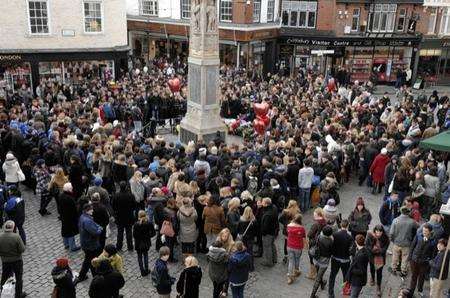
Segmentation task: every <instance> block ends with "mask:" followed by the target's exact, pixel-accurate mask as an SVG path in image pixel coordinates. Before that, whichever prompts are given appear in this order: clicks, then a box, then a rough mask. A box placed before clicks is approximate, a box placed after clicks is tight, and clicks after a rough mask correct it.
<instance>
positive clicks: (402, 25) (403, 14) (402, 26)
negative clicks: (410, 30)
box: [397, 8, 406, 32]
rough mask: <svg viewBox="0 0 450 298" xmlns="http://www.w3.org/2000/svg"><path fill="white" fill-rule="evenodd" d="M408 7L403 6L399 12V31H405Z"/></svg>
mask: <svg viewBox="0 0 450 298" xmlns="http://www.w3.org/2000/svg"><path fill="white" fill-rule="evenodd" d="M405 23H406V9H405V8H402V9H400V11H399V12H398V21H397V31H401V32H403V31H405Z"/></svg>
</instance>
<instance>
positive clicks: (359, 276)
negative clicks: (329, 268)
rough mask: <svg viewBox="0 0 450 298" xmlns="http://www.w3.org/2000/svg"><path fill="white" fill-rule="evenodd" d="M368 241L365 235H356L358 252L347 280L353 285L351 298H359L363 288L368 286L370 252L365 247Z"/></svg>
mask: <svg viewBox="0 0 450 298" xmlns="http://www.w3.org/2000/svg"><path fill="white" fill-rule="evenodd" d="M365 242H366V240H365V237H364V236H363V235H356V238H355V244H356V252H355V256H354V257H353V260H352V264H351V265H350V269H349V271H348V274H347V275H348V276H347V280H348V281H349V282H350V283H351V285H352V291H351V298H357V297H359V294H360V293H361V290H362V288H363V287H364V286H365V285H366V284H367V265H368V264H369V252H368V251H367V248H366V247H365V246H364V244H365Z"/></svg>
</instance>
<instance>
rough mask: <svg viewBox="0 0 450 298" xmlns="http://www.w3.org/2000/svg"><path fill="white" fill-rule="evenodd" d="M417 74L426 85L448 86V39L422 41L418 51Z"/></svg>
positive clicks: (449, 57)
mask: <svg viewBox="0 0 450 298" xmlns="http://www.w3.org/2000/svg"><path fill="white" fill-rule="evenodd" d="M417 74H418V76H420V77H421V78H423V79H424V80H425V82H426V83H428V84H431V85H434V84H443V85H450V40H449V39H438V38H429V39H424V41H423V42H422V44H421V47H420V51H419V65H418V68H417Z"/></svg>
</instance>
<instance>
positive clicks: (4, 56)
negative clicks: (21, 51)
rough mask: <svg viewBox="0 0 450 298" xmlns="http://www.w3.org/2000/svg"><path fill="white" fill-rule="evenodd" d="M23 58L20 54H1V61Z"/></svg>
mask: <svg viewBox="0 0 450 298" xmlns="http://www.w3.org/2000/svg"><path fill="white" fill-rule="evenodd" d="M19 60H22V56H20V55H2V54H0V61H19Z"/></svg>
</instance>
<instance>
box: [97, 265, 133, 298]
mask: <svg viewBox="0 0 450 298" xmlns="http://www.w3.org/2000/svg"><path fill="white" fill-rule="evenodd" d="M124 285H125V279H124V278H123V276H122V274H120V273H119V272H117V271H115V270H113V268H112V267H111V263H110V262H109V261H108V260H102V261H100V264H99V266H98V268H97V275H96V276H95V277H94V279H93V280H92V282H91V285H90V286H89V297H91V298H119V297H120V295H119V291H120V289H121V288H123V286H124Z"/></svg>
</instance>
